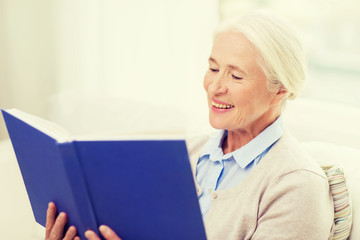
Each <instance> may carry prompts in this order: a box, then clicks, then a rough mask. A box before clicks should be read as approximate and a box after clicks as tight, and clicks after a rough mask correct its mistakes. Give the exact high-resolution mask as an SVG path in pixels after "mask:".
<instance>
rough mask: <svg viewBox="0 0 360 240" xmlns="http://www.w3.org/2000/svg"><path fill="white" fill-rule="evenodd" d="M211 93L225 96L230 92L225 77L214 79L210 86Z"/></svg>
mask: <svg viewBox="0 0 360 240" xmlns="http://www.w3.org/2000/svg"><path fill="white" fill-rule="evenodd" d="M210 88H211V91H212V92H213V93H214V94H225V93H227V91H228V88H227V83H226V79H225V78H224V76H219V77H218V78H216V79H214V80H213V81H212V83H211V85H210Z"/></svg>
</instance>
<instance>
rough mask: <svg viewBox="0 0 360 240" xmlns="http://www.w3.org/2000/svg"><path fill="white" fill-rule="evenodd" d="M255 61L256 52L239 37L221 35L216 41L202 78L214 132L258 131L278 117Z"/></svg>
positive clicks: (269, 92) (232, 34)
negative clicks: (207, 67)
mask: <svg viewBox="0 0 360 240" xmlns="http://www.w3.org/2000/svg"><path fill="white" fill-rule="evenodd" d="M256 60H257V55H256V51H255V50H254V49H253V47H252V45H251V43H250V42H249V40H247V38H245V37H244V36H243V35H242V34H241V33H234V32H224V33H220V34H219V35H218V36H217V37H216V39H215V41H214V45H213V49H212V52H211V55H210V58H209V69H208V71H207V72H206V74H205V77H204V88H205V90H206V92H207V96H208V104H209V110H210V114H209V118H210V124H211V125H212V126H213V127H214V128H217V129H226V130H229V131H236V130H245V131H251V132H253V131H262V130H263V129H264V127H266V126H267V125H269V124H271V123H272V122H273V121H274V120H275V119H276V117H278V115H279V114H280V113H276V110H275V104H274V103H275V102H276V101H275V100H276V95H277V91H274V92H271V91H269V90H268V88H267V79H266V76H265V74H264V73H263V71H262V70H261V68H260V67H259V66H258V64H257V62H256ZM276 109H278V108H276ZM275 115H277V116H275ZM264 125H266V126H264ZM257 128H262V129H260V130H259V129H257Z"/></svg>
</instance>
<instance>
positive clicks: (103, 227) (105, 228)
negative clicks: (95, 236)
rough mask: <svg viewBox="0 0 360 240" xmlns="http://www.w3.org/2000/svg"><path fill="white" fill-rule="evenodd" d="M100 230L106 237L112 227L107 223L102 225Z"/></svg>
mask: <svg viewBox="0 0 360 240" xmlns="http://www.w3.org/2000/svg"><path fill="white" fill-rule="evenodd" d="M99 230H100V232H101V234H102V235H103V236H104V237H108V236H109V234H110V229H109V227H108V226H105V225H101V226H100V227H99Z"/></svg>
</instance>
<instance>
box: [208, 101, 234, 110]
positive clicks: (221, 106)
mask: <svg viewBox="0 0 360 240" xmlns="http://www.w3.org/2000/svg"><path fill="white" fill-rule="evenodd" d="M211 104H212V105H213V106H214V107H216V108H221V109H230V108H233V107H234V106H233V105H225V104H219V103H215V102H211Z"/></svg>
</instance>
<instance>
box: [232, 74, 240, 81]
mask: <svg viewBox="0 0 360 240" xmlns="http://www.w3.org/2000/svg"><path fill="white" fill-rule="evenodd" d="M231 76H232V78H233V79H236V80H241V79H242V77H238V76H236V75H234V74H232V75H231Z"/></svg>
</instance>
